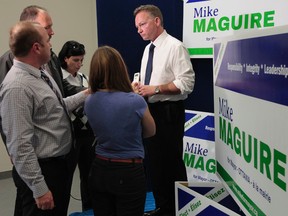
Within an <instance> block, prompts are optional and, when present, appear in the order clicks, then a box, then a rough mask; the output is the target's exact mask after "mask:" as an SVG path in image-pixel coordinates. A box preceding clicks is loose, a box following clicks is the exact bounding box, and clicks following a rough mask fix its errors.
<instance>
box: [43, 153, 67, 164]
mask: <svg viewBox="0 0 288 216" xmlns="http://www.w3.org/2000/svg"><path fill="white" fill-rule="evenodd" d="M67 155H68V154H65V155H61V156H57V157H48V158H38V161H39V162H40V163H42V162H52V161H59V160H65V159H67Z"/></svg>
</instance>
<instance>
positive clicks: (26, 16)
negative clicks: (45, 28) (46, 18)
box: [20, 5, 47, 21]
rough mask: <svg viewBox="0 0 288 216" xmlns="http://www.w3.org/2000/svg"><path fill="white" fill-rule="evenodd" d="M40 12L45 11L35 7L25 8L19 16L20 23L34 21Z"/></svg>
mask: <svg viewBox="0 0 288 216" xmlns="http://www.w3.org/2000/svg"><path fill="white" fill-rule="evenodd" d="M40 11H45V12H47V10H46V9H45V8H43V7H40V6H37V5H30V6H28V7H26V8H24V9H23V11H22V13H21V15H20V21H26V20H27V21H34V20H35V19H36V18H37V16H38V14H39V12H40Z"/></svg>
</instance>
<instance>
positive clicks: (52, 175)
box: [12, 152, 76, 216]
mask: <svg viewBox="0 0 288 216" xmlns="http://www.w3.org/2000/svg"><path fill="white" fill-rule="evenodd" d="M75 159H76V158H75V154H74V152H70V153H69V154H68V155H67V156H66V157H58V158H50V159H44V160H39V165H40V167H41V171H42V174H43V175H44V178H45V181H46V184H47V185H48V188H49V190H50V191H51V192H52V195H53V199H54V203H55V208H54V209H53V210H41V209H38V208H37V205H36V202H35V199H34V198H33V193H32V191H31V190H30V189H29V187H28V186H27V185H26V184H25V182H24V181H23V180H22V179H21V177H20V176H19V175H18V173H17V171H16V170H15V168H14V167H13V170H12V175H13V180H14V183H15V186H16V188H17V195H16V203H15V212H14V215H17V216H20V215H21V216H67V212H68V206H69V201H70V191H71V186H72V179H73V172H74V168H75V167H73V165H72V166H71V164H74V163H75V162H74V161H75Z"/></svg>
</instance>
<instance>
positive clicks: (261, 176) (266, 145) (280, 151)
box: [214, 1, 288, 215]
mask: <svg viewBox="0 0 288 216" xmlns="http://www.w3.org/2000/svg"><path fill="white" fill-rule="evenodd" d="M275 4H276V1H275ZM285 10H286V9H285ZM286 13H287V12H286ZM287 29H288V26H282V27H275V28H270V29H262V30H257V31H256V30H254V31H249V32H247V33H246V34H237V36H231V37H227V38H222V39H221V40H220V41H219V43H215V46H214V51H215V52H214V110H215V148H216V161H217V173H218V175H219V178H220V179H221V180H222V182H223V183H224V185H225V186H226V188H227V189H228V191H229V192H230V194H231V195H232V196H233V198H234V199H235V200H236V201H237V203H238V205H239V206H240V207H241V208H242V210H243V211H244V212H245V214H247V215H287V200H288V193H287V182H288V172H287V171H288V167H287V165H288V164H287V163H288V161H287V155H288V142H287V140H288V132H287V129H288V120H287V118H288V33H287V32H288V31H287Z"/></svg>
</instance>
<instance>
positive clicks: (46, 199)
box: [35, 191, 55, 210]
mask: <svg viewBox="0 0 288 216" xmlns="http://www.w3.org/2000/svg"><path fill="white" fill-rule="evenodd" d="M35 201H36V204H37V207H38V208H39V209H42V210H48V209H53V208H54V207H55V204H54V199H53V195H52V193H51V191H48V192H47V193H46V194H44V195H43V196H41V197H38V198H36V199H35Z"/></svg>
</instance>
